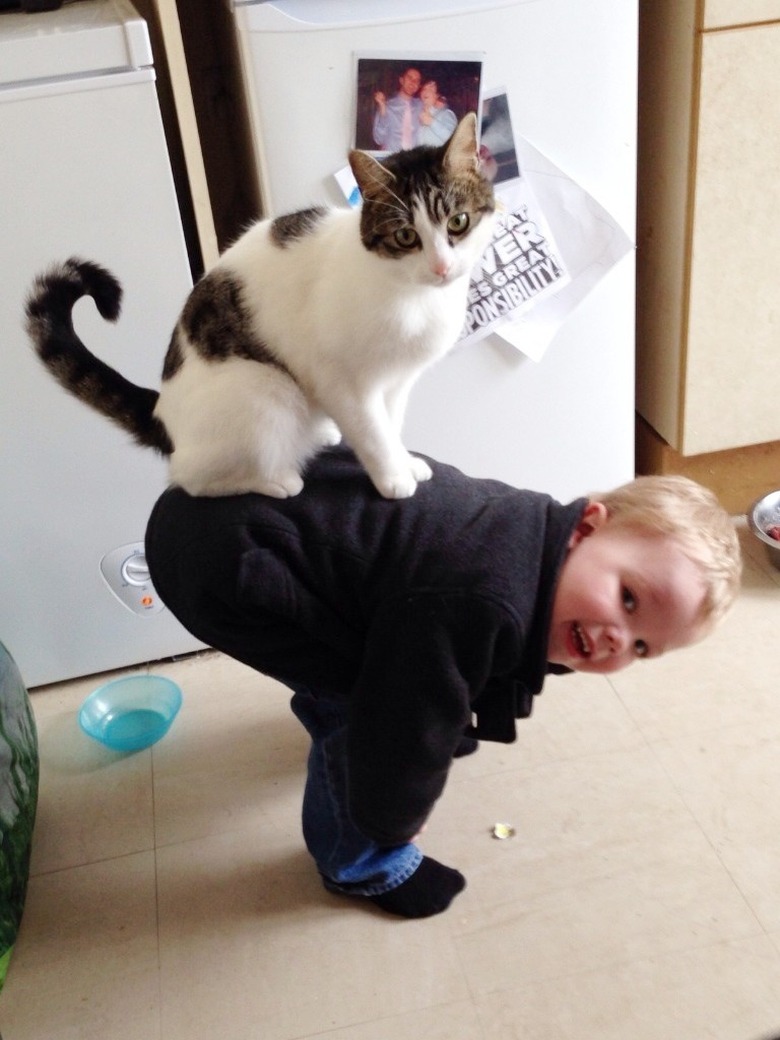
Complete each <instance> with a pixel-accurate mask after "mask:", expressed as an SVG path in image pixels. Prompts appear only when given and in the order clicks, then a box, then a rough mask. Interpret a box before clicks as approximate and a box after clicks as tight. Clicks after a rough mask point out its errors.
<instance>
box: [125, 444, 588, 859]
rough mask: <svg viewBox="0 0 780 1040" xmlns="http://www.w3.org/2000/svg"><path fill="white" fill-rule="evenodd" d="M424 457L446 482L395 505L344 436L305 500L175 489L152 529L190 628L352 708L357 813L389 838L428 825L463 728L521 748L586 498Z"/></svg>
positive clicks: (312, 474)
mask: <svg viewBox="0 0 780 1040" xmlns="http://www.w3.org/2000/svg"><path fill="white" fill-rule="evenodd" d="M427 461H428V462H429V463H430V465H431V467H432V469H433V479H432V480H430V481H427V482H425V483H422V484H420V485H419V486H418V488H417V491H416V493H415V494H414V495H413V496H412V497H411V498H408V499H401V500H397V501H395V500H386V499H383V498H382V497H381V496H380V495H379V494H378V492H377V491H376V490H375V489H374V487H373V485H372V484H371V482H370V480H369V478H368V477H367V475H366V474H365V472H364V470H363V469H362V467H361V466H360V464H359V463H358V462H357V460H356V459H355V457H354V455H353V454H352V453H351V452H349V451H348V450H346V449H344V448H336V449H333V450H330V451H327V452H325V453H323V454H322V455H320V456H319V457H318V458H317V459H316V460H315V461H314V462H313V463H312V464H311V465H310V467H309V469H308V472H307V474H306V483H305V487H304V489H303V491H302V492H301V494H300V495H297V496H296V497H294V498H288V499H275V498H270V497H266V496H264V495H252V494H248V495H238V496H235V497H228V498H193V497H191V496H189V495H187V494H186V493H185V492H184V491H182V490H181V489H180V488H169V489H168V490H167V491H166V492H165V493H164V494H163V495H162V497H161V498H160V500H159V501H158V502H157V504H156V506H155V508H154V510H153V512H152V516H151V518H150V521H149V525H148V529H147V533H146V553H147V558H148V563H149V567H150V571H151V576H152V580H153V582H154V584H155V586H156V589H157V591H158V593H159V595H160V596H161V598H162V600H163V601H164V602H165V604H166V605H167V606H168V608H169V609H170V610H171V611H172V612H173V613H174V614H175V615H176V617H178V618H179V620H180V621H181V622H182V624H183V625H184V626H185V627H186V628H187V629H188V630H189V631H190V632H192V633H193V634H194V635H195V636H197V637H198V638H199V639H201V640H202V641H203V642H204V643H206V644H208V645H209V646H213V647H216V648H217V649H219V650H221V651H223V652H225V653H227V654H229V655H230V656H232V657H235V658H236V659H237V660H239V661H243V662H244V663H245V664H248V665H250V666H251V667H253V668H256V669H257V670H258V671H261V672H263V673H265V674H268V675H271V676H273V677H275V678H277V679H280V680H281V681H282V682H283V683H286V684H287V685H289V686H291V687H293V688H300V687H306V688H308V689H309V690H310V691H311V692H312V693H314V694H315V695H316V694H319V695H321V696H326V697H331V698H337V699H341V700H345V701H347V702H348V703H349V709H348V712H349V715H348V717H349V724H348V743H347V747H348V752H347V754H348V775H349V785H350V805H349V811H350V814H351V817H352V819H353V822H354V823H355V825H356V826H357V827H358V829H359V830H360V831H361V832H362V833H363V834H365V835H366V836H367V837H368V838H370V839H371V840H373V841H375V842H377V844H379V845H383V846H389V845H399V844H403V843H404V842H406V841H408V840H410V838H412V837H413V836H414V835H415V834H416V833H417V832H418V831H419V830H420V827H421V826H422V824H423V823H424V821H425V820H426V819H427V817H428V816H429V814H430V812H431V809H432V808H433V805H434V803H435V801H436V800H437V798H438V797H439V795H440V794H441V792H442V790H443V788H444V784H445V782H446V779H447V773H448V771H449V767H450V764H451V761H452V757H453V753H454V751H455V750H456V748H457V746H458V744H459V742H460V740H461V738H462V737H463V735H464V733H466V734H471V735H473V736H476V737H478V738H480V739H487V740H497V741H503V742H506V743H509V742H511V741H513V740H514V739H515V719H516V718H525V717H527V716H528V715H530V713H531V707H532V702H533V697H534V695H535V694H537V693H539V692H540V690H541V688H542V684H543V682H544V677H545V674H546V673H547V672H548V671H550V670H555V669H551V668H550V667H549V666H548V664H547V661H546V649H547V643H548V636H549V627H550V618H551V612H552V606H553V598H554V593H555V587H556V583H557V580H558V575H559V573H560V568H561V565H562V563H563V561H564V559H565V557H566V553H567V545H568V541H569V538H570V536H571V534H572V532H573V531H574V529H575V528H576V526H577V524H578V522H579V521H580V519H581V517H582V514H583V511H584V508H585V505H586V500H584V499H578V500H577V501H575V502H573V503H571V504H569V505H561V504H560V503H558V502H556V501H554V500H553V499H552V498H550V497H549V496H548V495H545V494H540V493H538V492H533V491H518V490H516V489H514V488H512V487H509V486H508V485H506V484H503V483H500V482H499V481H495V480H482V479H474V478H471V477H467V476H465V475H464V474H462V473H461V472H459V471H458V470H457V469H454V468H453V467H451V466H446V465H443V464H441V463H437V462H434V461H433V460H430V459H428V460H427ZM219 695H220V696H223V697H229V691H222V692H221V693H220V694H219Z"/></svg>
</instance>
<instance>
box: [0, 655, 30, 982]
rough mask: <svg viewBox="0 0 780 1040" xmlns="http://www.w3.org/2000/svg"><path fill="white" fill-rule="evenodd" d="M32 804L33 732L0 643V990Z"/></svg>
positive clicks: (21, 888) (20, 900) (20, 891)
mask: <svg viewBox="0 0 780 1040" xmlns="http://www.w3.org/2000/svg"><path fill="white" fill-rule="evenodd" d="M37 804H38V735H37V731H36V728H35V719H34V717H33V713H32V707H31V705H30V698H29V696H28V694H27V689H26V687H25V685H24V682H23V681H22V677H21V675H20V674H19V669H18V668H17V667H16V663H15V662H14V660H13V658H12V657H11V655H10V654H9V652H8V650H6V648H5V647H4V646H3V644H2V643H0V989H2V987H3V983H4V982H5V978H6V974H7V972H8V965H9V962H10V960H11V953H12V952H13V947H14V943H15V942H16V936H17V934H18V932H19V925H20V924H21V920H22V911H23V910H24V901H25V896H26V895H27V879H28V877H29V873H30V848H31V844H32V833H33V825H34V824H35V810H36V807H37Z"/></svg>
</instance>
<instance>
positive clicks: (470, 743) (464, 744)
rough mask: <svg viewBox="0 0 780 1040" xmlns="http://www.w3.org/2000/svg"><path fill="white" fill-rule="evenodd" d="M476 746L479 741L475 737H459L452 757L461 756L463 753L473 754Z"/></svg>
mask: <svg viewBox="0 0 780 1040" xmlns="http://www.w3.org/2000/svg"><path fill="white" fill-rule="evenodd" d="M478 747H479V741H478V740H477V738H476V737H461V738H460V743H459V744H458V746H457V747H456V748H455V751H454V753H453V756H452V757H453V758H463V756H464V755H473V754H474V752H475V751H476V750H477V748H478Z"/></svg>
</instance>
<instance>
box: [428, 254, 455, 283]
mask: <svg viewBox="0 0 780 1040" xmlns="http://www.w3.org/2000/svg"><path fill="white" fill-rule="evenodd" d="M431 270H432V271H433V273H434V274H435V275H436V277H437V278H446V277H447V275H448V274H449V273H450V271H451V270H452V261H451V260H449V259H448V258H447V257H441V258H440V259H438V260H435V261H434V262H433V263H432V264H431Z"/></svg>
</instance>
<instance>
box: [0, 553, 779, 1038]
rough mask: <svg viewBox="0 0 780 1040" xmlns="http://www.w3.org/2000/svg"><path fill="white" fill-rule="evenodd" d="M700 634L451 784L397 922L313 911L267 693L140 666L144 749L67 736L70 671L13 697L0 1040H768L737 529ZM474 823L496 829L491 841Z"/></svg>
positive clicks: (535, 722)
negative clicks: (161, 680)
mask: <svg viewBox="0 0 780 1040" xmlns="http://www.w3.org/2000/svg"><path fill="white" fill-rule="evenodd" d="M744 537H745V542H746V546H747V548H748V552H749V556H748V559H747V566H746V573H745V584H744V593H743V595H742V597H741V600H740V602H739V604H738V606H737V607H736V609H735V610H734V612H733V613H732V615H731V616H730V618H729V619H728V620H727V621H726V622H725V623H724V625H723V626H722V627H721V629H720V630H719V632H718V634H717V635H716V636H715V637H713V638H712V639H710V640H709V641H707V642H705V643H703V644H701V645H700V646H698V647H695V648H693V649H690V650H687V651H682V652H679V653H677V654H671V655H670V656H669V657H667V658H665V659H661V660H659V661H655V662H648V663H640V664H638V665H636V666H634V668H633V669H629V670H628V671H626V672H623V673H620V674H618V675H616V676H614V677H612V678H610V679H607V678H605V677H600V676H595V677H589V676H567V677H565V678H559V679H556V680H552V681H550V682H549V684H548V686H547V687H546V688H545V692H544V694H543V696H542V697H541V698H539V699H538V701H537V705H536V709H535V712H534V716H533V718H532V719H531V720H529V721H528V722H526V723H521V724H520V725H519V727H518V731H519V739H518V741H517V743H516V744H514V745H512V746H510V747H502V746H498V745H483V747H482V748H481V749H480V751H479V753H478V754H477V755H474V756H473V757H472V758H469V759H466V760H462V761H459V762H456V763H455V765H454V768H453V772H452V775H451V780H450V783H449V785H448V788H447V790H446V792H445V795H444V797H443V799H442V801H441V803H440V805H439V806H438V808H437V811H436V812H435V814H434V816H433V818H432V820H431V822H430V825H429V828H428V831H427V833H426V835H425V837H424V842H423V845H424V848H425V850H426V851H427V852H429V853H430V854H432V855H434V856H436V857H437V858H439V859H441V860H442V861H443V862H445V863H450V864H453V865H456V866H458V867H460V868H461V869H462V870H463V871H464V873H465V874H466V875H467V876H468V879H469V887H468V888H467V890H466V891H465V892H464V893H463V894H462V895H461V896H459V897H458V899H457V900H456V901H455V903H454V904H453V905H452V907H451V908H450V910H449V911H448V912H447V913H445V914H442V915H441V916H439V917H436V918H431V919H428V920H425V921H403V920H399V919H394V918H391V917H387V916H385V915H384V914H382V913H381V912H380V911H378V910H374V909H371V908H368V907H366V906H365V905H363V904H361V903H359V902H351V901H347V900H343V899H339V898H337V897H335V896H331V895H329V894H327V893H326V892H325V891H324V890H323V889H322V888H321V887H320V884H319V881H318V879H317V876H316V874H315V872H314V870H313V868H312V867H311V865H310V863H309V861H308V859H307V855H306V853H305V851H304V849H303V846H302V842H301V838H300V834H299V825H298V812H299V801H300V797H301V791H302V783H303V763H304V757H305V753H306V740H305V738H304V734H303V732H302V730H300V729H299V728H298V725H297V723H296V722H295V720H294V719H293V717H292V716H291V714H290V713H289V711H288V709H287V704H286V696H285V692H284V690H283V689H282V687H280V686H278V685H277V684H275V683H274V682H272V681H270V680H268V679H265V678H263V677H261V676H257V675H255V674H254V673H252V672H250V671H249V670H248V669H246V668H244V667H242V666H239V665H236V664H235V663H233V662H231V661H229V660H227V659H225V658H223V657H222V656H220V655H218V654H215V653H206V654H203V655H200V656H197V657H191V658H188V659H186V660H182V661H179V662H167V663H164V664H159V665H154V666H153V670H154V671H156V672H160V673H162V674H165V675H170V676H172V677H174V678H175V679H177V681H178V682H179V683H180V684H181V686H182V687H183V689H184V693H185V705H184V708H183V709H182V712H181V715H180V716H179V718H178V719H177V721H176V724H175V726H174V728H173V729H172V730H171V732H170V734H169V735H168V736H167V737H166V738H165V739H164V740H163V741H162V742H161V743H160V744H159V745H157V747H155V748H154V749H153V750H150V751H144V752H141V753H138V754H135V755H131V756H128V757H121V756H117V755H114V754H111V753H109V752H108V751H105V750H103V749H101V748H100V747H99V746H98V745H96V744H93V743H91V742H90V741H89V740H88V739H87V738H86V737H84V736H82V735H81V733H80V732H79V730H78V728H77V726H76V723H75V710H76V707H77V705H78V704H79V702H80V701H81V699H82V698H83V697H84V696H85V694H86V693H87V692H88V691H89V690H90V689H91V688H93V687H94V686H95V685H96V684H97V680H96V678H95V677H92V678H89V679H85V680H80V681H77V682H71V683H65V684H61V685H56V686H49V687H46V688H42V689H40V690H36V691H34V692H33V704H34V708H35V712H36V716H37V720H38V725H39V731H40V743H41V758H42V766H41V783H42V786H41V797H40V807H39V817H38V824H37V830H36V840H35V847H34V857H33V865H32V877H31V881H30V888H29V897H28V903H27V909H26V912H25V917H24V921H23V926H22V932H21V935H20V939H19V942H18V944H17V949H16V952H15V956H14V959H13V960H12V963H11V970H10V974H9V978H8V982H7V984H6V988H5V990H4V992H3V994H2V998H0V1029H1V1030H2V1033H3V1036H4V1037H5V1040H54V1038H57V1040H98V1038H99V1040H214V1038H216V1037H219V1038H220V1040H293V1038H296V1040H303V1038H311V1037H321V1038H327V1040H402V1038H417V1037H425V1038H426V1040H488V1038H489V1040H706V1038H713V1040H759V1038H763V1037H767V1036H769V1035H771V1034H773V1033H775V1032H777V1031H780V684H778V672H779V671H780V669H779V668H778V665H780V640H779V639H778V631H779V630H780V625H779V623H780V571H774V570H772V569H771V568H770V567H769V564H768V563H767V561H766V559H765V557H764V556H763V555H762V550H761V549H760V547H758V546H755V545H752V544H750V543H749V541H748V537H747V534H746V533H745V534H744ZM496 821H506V822H509V823H511V824H512V825H513V826H514V827H515V828H516V836H515V837H512V838H510V839H508V840H506V841H496V840H495V839H494V838H492V837H491V833H490V832H491V828H492V825H493V824H494V823H495V822H496Z"/></svg>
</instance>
